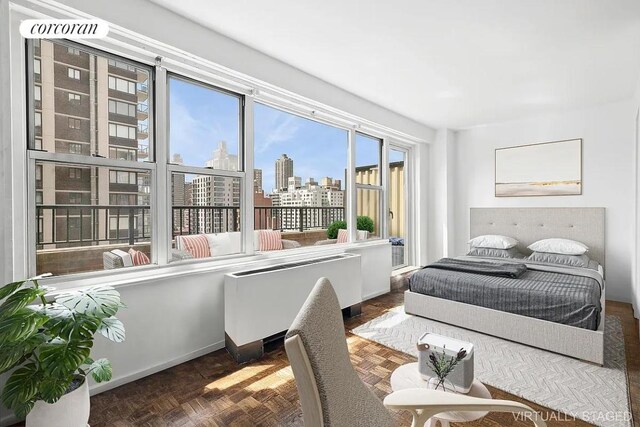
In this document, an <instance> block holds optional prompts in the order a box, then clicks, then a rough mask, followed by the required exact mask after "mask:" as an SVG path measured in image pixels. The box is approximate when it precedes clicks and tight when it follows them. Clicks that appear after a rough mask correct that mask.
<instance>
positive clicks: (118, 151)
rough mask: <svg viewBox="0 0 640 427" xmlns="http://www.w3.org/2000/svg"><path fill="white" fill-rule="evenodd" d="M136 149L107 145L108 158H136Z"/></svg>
mask: <svg viewBox="0 0 640 427" xmlns="http://www.w3.org/2000/svg"><path fill="white" fill-rule="evenodd" d="M136 154H137V153H136V150H132V149H130V148H122V147H113V146H112V147H109V158H111V159H118V160H136Z"/></svg>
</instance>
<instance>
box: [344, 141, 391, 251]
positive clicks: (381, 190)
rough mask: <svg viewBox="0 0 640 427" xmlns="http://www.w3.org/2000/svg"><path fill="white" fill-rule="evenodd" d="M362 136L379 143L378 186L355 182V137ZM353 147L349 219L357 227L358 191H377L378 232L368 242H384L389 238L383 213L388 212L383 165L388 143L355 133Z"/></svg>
mask: <svg viewBox="0 0 640 427" xmlns="http://www.w3.org/2000/svg"><path fill="white" fill-rule="evenodd" d="M358 134H360V135H363V136H364V137H367V138H371V139H375V140H378V141H379V142H380V146H379V151H380V160H379V161H380V164H379V166H378V168H379V173H378V184H376V185H373V184H360V183H357V182H356V180H355V177H356V168H357V165H356V159H355V153H356V144H357V141H356V139H357V135H358ZM353 141H354V145H353V150H354V151H353V156H354V164H353V187H354V195H353V198H354V201H353V214H352V215H351V216H350V219H351V221H350V222H352V223H353V224H355V225H357V217H358V200H357V197H358V190H364V191H367V190H372V191H377V192H378V194H379V196H378V198H379V200H380V204H379V206H378V209H379V212H378V218H379V222H380V223H379V224H378V230H379V233H378V234H379V236H377V237H376V238H373V239H369V240H374V241H375V240H384V239H388V238H389V234H388V232H387V226H388V225H387V222H388V221H387V215H385V212H388V210H389V208H388V206H387V205H388V201H387V191H386V188H387V185H388V177H387V175H388V170H387V169H388V167H385V165H387V166H388V162H387V159H388V151H389V150H388V145H389V144H388V143H386V141H385V138H383V137H378V136H375V135H371V134H369V133H365V132H360V131H357V132H355V134H354V140H353ZM356 228H357V227H355V226H354V231H353V233H354V234H355V233H356V232H357V230H356ZM353 237H354V241H355V237H356V236H355V235H354V236H353Z"/></svg>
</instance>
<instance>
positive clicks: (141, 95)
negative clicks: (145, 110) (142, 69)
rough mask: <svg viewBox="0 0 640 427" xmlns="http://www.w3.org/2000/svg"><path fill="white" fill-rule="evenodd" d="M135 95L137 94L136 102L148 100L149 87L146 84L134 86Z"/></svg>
mask: <svg viewBox="0 0 640 427" xmlns="http://www.w3.org/2000/svg"><path fill="white" fill-rule="evenodd" d="M136 87H137V90H136V92H137V94H138V102H143V101H146V100H147V98H149V86H148V85H147V83H138V84H136Z"/></svg>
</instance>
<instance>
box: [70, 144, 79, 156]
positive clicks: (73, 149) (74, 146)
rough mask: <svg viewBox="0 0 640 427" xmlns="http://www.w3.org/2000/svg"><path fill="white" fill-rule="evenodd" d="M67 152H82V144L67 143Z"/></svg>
mask: <svg viewBox="0 0 640 427" xmlns="http://www.w3.org/2000/svg"><path fill="white" fill-rule="evenodd" d="M69 153H71V154H82V144H77V143H75V142H70V143H69Z"/></svg>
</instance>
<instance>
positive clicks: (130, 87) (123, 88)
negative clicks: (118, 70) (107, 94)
mask: <svg viewBox="0 0 640 427" xmlns="http://www.w3.org/2000/svg"><path fill="white" fill-rule="evenodd" d="M109 89H113V90H118V91H120V92H126V93H130V94H132V95H135V94H136V84H135V82H132V81H130V80H125V79H121V78H120V77H114V76H109Z"/></svg>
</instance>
